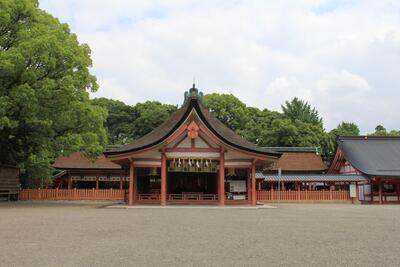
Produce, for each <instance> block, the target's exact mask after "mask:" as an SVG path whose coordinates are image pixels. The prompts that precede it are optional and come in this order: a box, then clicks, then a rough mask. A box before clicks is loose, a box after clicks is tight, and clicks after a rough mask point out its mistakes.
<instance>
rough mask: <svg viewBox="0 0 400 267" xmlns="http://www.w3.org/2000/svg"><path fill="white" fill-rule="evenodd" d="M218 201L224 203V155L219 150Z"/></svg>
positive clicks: (220, 203)
mask: <svg viewBox="0 0 400 267" xmlns="http://www.w3.org/2000/svg"><path fill="white" fill-rule="evenodd" d="M218 203H219V205H224V204H225V156H224V152H223V151H221V153H220V156H219V179H218Z"/></svg>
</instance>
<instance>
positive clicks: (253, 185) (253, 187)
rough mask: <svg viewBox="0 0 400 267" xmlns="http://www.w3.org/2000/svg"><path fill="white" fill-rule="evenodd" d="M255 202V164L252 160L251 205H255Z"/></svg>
mask: <svg viewBox="0 0 400 267" xmlns="http://www.w3.org/2000/svg"><path fill="white" fill-rule="evenodd" d="M256 204H257V195H256V164H255V162H253V165H252V166H251V205H253V206H255V205H256Z"/></svg>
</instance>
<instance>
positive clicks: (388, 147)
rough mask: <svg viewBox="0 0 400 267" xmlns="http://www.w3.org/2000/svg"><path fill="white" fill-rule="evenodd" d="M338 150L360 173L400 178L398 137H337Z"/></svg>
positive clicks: (399, 145)
mask: <svg viewBox="0 0 400 267" xmlns="http://www.w3.org/2000/svg"><path fill="white" fill-rule="evenodd" d="M337 142H338V146H339V147H338V149H340V150H341V151H342V153H343V155H344V157H345V159H346V160H347V161H348V162H350V164H351V165H352V166H353V167H354V168H356V169H357V170H359V171H360V172H362V173H364V174H367V175H371V176H400V137H370V136H368V137H367V136H357V137H339V138H338V141H337Z"/></svg>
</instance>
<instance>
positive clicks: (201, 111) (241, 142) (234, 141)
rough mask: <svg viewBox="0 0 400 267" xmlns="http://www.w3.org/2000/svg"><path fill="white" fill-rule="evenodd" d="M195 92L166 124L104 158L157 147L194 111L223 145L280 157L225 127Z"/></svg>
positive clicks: (110, 152)
mask: <svg viewBox="0 0 400 267" xmlns="http://www.w3.org/2000/svg"><path fill="white" fill-rule="evenodd" d="M197 92H198V91H197V89H196V88H192V89H190V91H189V93H188V94H187V95H186V96H187V98H186V100H185V103H184V105H183V106H182V107H181V108H180V109H179V110H178V111H177V112H176V113H174V114H173V115H172V116H171V117H170V118H169V119H168V120H167V121H166V122H164V123H163V124H161V125H160V126H158V127H157V128H155V129H154V130H153V131H151V132H150V133H148V134H146V135H145V136H143V137H141V138H139V139H138V140H136V141H134V142H132V143H130V144H127V145H125V146H123V147H121V148H118V149H113V150H109V151H106V152H104V154H105V155H106V156H109V155H118V154H123V153H129V152H135V151H140V150H144V149H147V148H151V147H154V146H157V145H159V144H161V143H163V142H164V141H165V140H167V138H169V137H170V136H172V135H173V134H174V133H175V132H176V131H177V130H178V129H179V128H180V127H181V126H182V124H184V123H185V122H186V121H187V119H188V118H189V116H190V115H191V114H192V111H195V112H196V114H197V115H198V117H199V118H200V120H201V122H202V123H203V124H204V125H205V126H206V127H207V129H208V130H209V131H210V132H212V133H213V134H214V135H215V136H216V137H217V138H218V139H220V140H221V141H222V142H223V143H225V144H227V145H229V146H231V147H233V148H236V149H239V150H244V151H248V152H250V153H255V154H260V155H263V156H272V157H279V156H280V155H281V153H277V152H273V151H271V150H269V149H265V148H262V147H259V146H257V145H255V144H253V143H251V142H249V141H247V140H246V139H244V138H243V137H241V136H240V135H238V134H236V133H235V132H233V131H232V130H231V129H229V128H228V127H226V126H225V125H224V124H223V123H222V122H220V121H219V120H218V119H217V118H216V117H215V116H214V115H213V114H212V113H210V112H209V111H208V110H207V109H206V108H205V107H203V105H202V104H201V103H200V98H201V97H202V95H201V94H200V95H199V94H198V93H197Z"/></svg>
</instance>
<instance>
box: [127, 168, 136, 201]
mask: <svg viewBox="0 0 400 267" xmlns="http://www.w3.org/2000/svg"><path fill="white" fill-rule="evenodd" d="M134 170H135V169H134V166H133V161H131V163H130V165H129V195H128V205H132V204H133V179H134V175H133V174H134Z"/></svg>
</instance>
